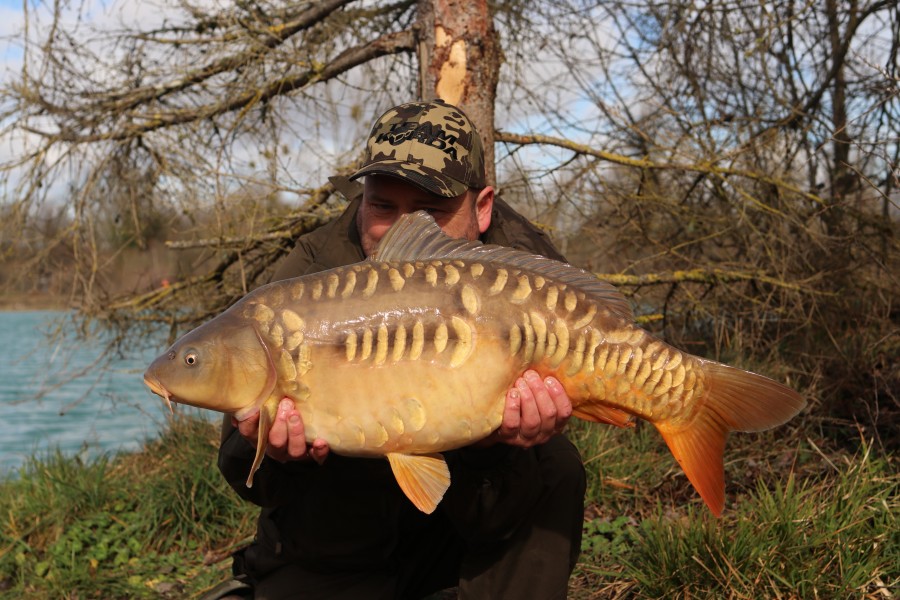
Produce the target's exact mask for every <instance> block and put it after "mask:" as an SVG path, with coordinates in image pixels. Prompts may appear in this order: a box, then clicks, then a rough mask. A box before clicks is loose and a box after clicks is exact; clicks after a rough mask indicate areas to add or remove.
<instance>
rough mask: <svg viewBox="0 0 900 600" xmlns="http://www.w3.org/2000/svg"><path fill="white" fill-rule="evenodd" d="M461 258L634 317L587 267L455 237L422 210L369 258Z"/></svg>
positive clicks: (401, 221) (402, 219)
mask: <svg viewBox="0 0 900 600" xmlns="http://www.w3.org/2000/svg"><path fill="white" fill-rule="evenodd" d="M451 258H453V259H458V260H463V261H469V262H473V261H479V262H488V263H492V264H495V265H496V264H502V265H503V266H505V267H507V268H515V269H521V270H523V271H528V272H530V273H533V274H535V275H541V276H542V277H546V278H548V279H553V280H555V281H558V282H559V283H564V284H566V285H567V286H571V287H573V288H575V289H577V290H580V291H582V292H584V293H585V294H587V295H588V296H589V297H590V298H592V299H593V300H595V301H599V302H602V303H603V304H604V305H605V306H606V307H607V308H608V309H609V310H610V311H611V312H612V313H613V314H615V315H617V316H619V317H621V318H623V319H627V320H629V321H632V320H634V313H632V311H631V305H630V304H629V303H628V300H626V299H625V297H624V296H623V295H622V293H621V292H619V290H617V289H616V288H615V287H614V286H613V285H612V284H610V283H607V282H605V281H602V280H600V279H597V277H596V276H595V275H594V274H593V273H590V272H588V271H585V270H584V269H579V268H578V267H573V266H572V265H570V264H567V263H563V262H559V261H557V260H553V259H550V258H547V257H544V256H539V255H537V254H529V253H528V252H522V251H521V250H515V249H513V248H506V247H504V246H495V245H493V244H488V245H485V244H482V243H481V242H478V241H469V240H462V239H453V238H451V237H450V236H448V235H447V234H445V233H444V232H443V231H442V230H441V228H440V227H439V226H438V224H437V223H435V221H434V218H432V216H431V215H429V214H428V213H427V212H425V211H423V210H420V211H417V212H414V213H411V214H407V215H403V216H401V217H400V218H399V219H398V220H397V222H396V223H394V225H393V226H392V227H391V228H390V229H389V230H388V232H387V233H386V234H385V235H384V237H383V238H381V242H380V243H379V244H378V247H377V248H376V249H375V252H374V253H373V254H372V256H371V257H369V260H373V261H379V262H402V261H415V260H433V259H442V260H443V259H451Z"/></svg>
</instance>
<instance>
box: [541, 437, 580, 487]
mask: <svg viewBox="0 0 900 600" xmlns="http://www.w3.org/2000/svg"><path fill="white" fill-rule="evenodd" d="M539 460H540V463H541V471H542V475H543V476H544V481H545V483H547V484H549V485H551V486H553V487H560V488H563V489H564V490H565V491H567V492H568V493H569V494H571V495H573V496H577V497H578V498H579V499H580V500H581V501H583V499H584V492H585V488H586V485H587V476H586V474H585V471H584V463H583V462H582V460H581V454H579V452H578V449H577V448H576V447H575V445H574V444H573V443H572V442H570V441H569V440H568V439H567V438H566V437H565V436H563V435H557V436H555V437H553V438H551V439H550V441H548V442H547V443H546V444H544V445H543V446H541V447H540V450H539Z"/></svg>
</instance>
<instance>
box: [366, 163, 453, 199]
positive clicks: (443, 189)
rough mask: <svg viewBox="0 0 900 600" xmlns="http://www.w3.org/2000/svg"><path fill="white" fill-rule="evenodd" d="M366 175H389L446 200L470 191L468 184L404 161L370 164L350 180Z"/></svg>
mask: <svg viewBox="0 0 900 600" xmlns="http://www.w3.org/2000/svg"><path fill="white" fill-rule="evenodd" d="M365 175H388V176H390V177H397V178H398V179H404V180H406V181H409V182H410V183H412V184H414V185H416V186H418V187H420V188H422V189H424V190H425V191H427V192H429V193H431V194H435V195H437V196H442V197H444V198H455V197H457V196H460V195H462V194H463V193H465V192H466V190H468V189H469V186H467V185H466V184H464V183H462V182H460V181H456V180H455V179H451V178H450V177H447V176H446V175H444V174H443V173H441V172H439V171H435V170H434V169H429V168H428V167H425V166H422V165H420V164H414V163H408V162H405V161H402V160H380V161H378V162H374V163H371V164H368V165H366V166H364V167H363V168H361V169H360V170H358V171H357V172H356V173H354V174H353V175H351V176H350V180H351V181H353V180H355V179H359V178H360V177H364V176H365Z"/></svg>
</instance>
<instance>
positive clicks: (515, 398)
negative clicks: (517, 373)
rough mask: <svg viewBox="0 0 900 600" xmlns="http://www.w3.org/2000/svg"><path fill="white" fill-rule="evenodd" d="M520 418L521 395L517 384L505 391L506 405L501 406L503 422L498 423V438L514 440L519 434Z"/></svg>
mask: <svg viewBox="0 0 900 600" xmlns="http://www.w3.org/2000/svg"><path fill="white" fill-rule="evenodd" d="M521 417H522V395H521V394H520V393H519V388H518V382H516V385H514V386H513V387H511V388H509V389H508V390H507V391H506V403H505V404H504V405H503V421H501V423H500V437H501V438H502V439H510V438H515V437H516V436H517V435H518V434H519V424H520V422H521Z"/></svg>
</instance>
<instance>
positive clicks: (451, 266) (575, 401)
mask: <svg viewBox="0 0 900 600" xmlns="http://www.w3.org/2000/svg"><path fill="white" fill-rule="evenodd" d="M526 369H534V370H536V371H537V372H538V373H540V374H541V375H542V376H549V375H553V376H555V377H557V378H558V379H559V381H560V382H561V383H562V385H563V387H564V388H565V390H566V393H567V394H568V396H569V398H570V399H571V401H572V406H573V414H574V415H575V416H577V417H579V418H582V419H587V420H590V421H598V422H603V423H609V424H613V425H617V426H620V427H626V426H630V425H633V417H639V418H642V419H645V420H647V421H650V422H651V423H653V425H655V426H656V428H657V429H658V430H659V431H660V433H661V434H662V436H663V438H664V439H665V441H666V443H667V444H668V446H669V449H670V450H671V451H672V454H673V455H674V456H675V458H676V459H677V460H678V462H679V463H680V465H681V467H682V468H683V469H684V472H685V473H686V475H687V477H688V479H689V480H690V481H691V483H692V484H693V486H694V487H695V488H696V490H697V491H698V492H699V494H700V496H701V497H702V498H703V500H704V501H705V502H706V504H707V505H708V506H709V508H710V510H712V512H713V513H714V514H716V515H717V516H718V515H720V514H721V512H722V509H723V507H724V503H725V477H724V467H723V454H724V449H725V438H726V437H727V435H728V433H729V432H731V431H761V430H765V429H769V428H771V427H775V426H777V425H780V424H782V423H784V422H786V421H787V420H788V419H790V418H791V417H793V416H794V415H796V414H797V413H798V412H799V411H800V410H802V409H803V407H804V406H805V405H806V403H805V401H804V400H803V399H802V398H801V396H800V395H799V394H798V393H796V392H795V391H793V390H791V389H790V388H788V387H786V386H784V385H782V384H780V383H777V382H775V381H773V380H771V379H768V378H766V377H763V376H761V375H757V374H754V373H750V372H747V371H742V370H740V369H735V368H732V367H729V366H726V365H723V364H720V363H716V362H712V361H708V360H705V359H702V358H699V357H696V356H692V355H691V354H688V353H686V352H682V351H680V350H678V349H676V348H674V347H672V346H669V345H668V344H666V343H665V342H663V341H661V340H658V339H656V338H654V337H653V336H652V335H651V334H650V333H648V332H646V331H644V330H643V329H641V328H639V327H638V326H637V325H636V324H635V323H634V318H633V315H632V312H631V308H630V306H629V304H628V301H627V300H626V299H625V298H624V296H622V295H621V294H620V293H619V292H618V291H617V290H616V289H615V288H614V287H613V286H612V285H610V284H608V283H606V282H603V281H601V280H599V279H597V278H596V277H595V276H594V275H592V274H591V273H588V272H587V271H583V270H581V269H578V268H575V267H573V266H571V265H567V264H564V263H561V262H558V261H554V260H551V259H548V258H544V257H541V256H534V255H531V254H527V253H524V252H520V251H517V250H512V249H509V248H503V247H499V246H485V245H482V244H480V243H479V242H470V241H466V240H456V239H452V238H450V237H448V236H447V235H445V234H444V233H443V232H442V231H441V229H440V228H439V227H438V226H437V225H436V224H435V222H434V220H433V219H432V218H431V217H430V216H429V215H427V213H424V212H418V213H414V214H411V215H405V216H404V217H402V218H401V219H400V220H398V222H397V223H396V224H395V225H394V226H393V227H392V228H391V229H390V230H389V231H388V233H387V234H386V235H385V237H384V239H383V240H382V242H381V244H380V245H379V247H378V249H377V251H376V253H375V254H374V256H373V257H371V258H370V259H369V260H366V261H364V262H361V263H357V264H353V265H349V266H346V267H339V268H336V269H332V270H329V271H325V272H322V273H317V274H313V275H305V276H302V277H297V278H295V279H288V280H285V281H278V282H275V283H271V284H268V285H265V286H262V287H260V288H258V289H256V290H254V291H253V292H251V293H249V294H247V295H246V296H245V297H244V298H242V299H241V300H239V301H238V302H236V303H235V304H234V305H233V306H231V307H230V308H229V309H228V310H226V311H225V312H223V313H222V314H220V315H219V316H217V317H216V318H214V319H212V320H210V321H208V322H207V323H205V324H203V325H201V326H200V327H198V328H196V329H194V330H193V331H191V332H189V333H187V334H185V335H184V336H183V337H181V338H180V339H178V340H177V341H176V342H175V343H174V344H173V345H172V346H171V348H169V349H168V350H167V351H166V352H165V353H163V354H162V355H161V356H159V357H158V358H157V359H156V360H154V361H153V363H152V364H151V365H150V367H149V368H148V369H147V372H146V373H145V375H144V381H145V383H146V384H147V385H148V386H149V387H150V389H151V390H152V391H153V392H155V393H156V394H158V395H160V396H162V397H163V398H165V399H166V400H167V401H174V402H179V403H183V404H189V405H192V406H197V407H201V408H208V409H212V410H217V411H220V412H224V413H229V414H233V415H234V416H235V417H236V418H237V419H238V420H243V419H246V418H248V417H250V416H251V415H254V414H256V413H257V412H258V413H259V414H260V418H259V439H258V443H257V450H256V458H255V461H254V463H253V466H252V467H251V470H250V473H249V476H248V479H247V485H248V486H250V485H251V484H252V482H253V474H254V473H255V472H256V470H257V469H258V468H259V466H260V463H261V461H262V459H263V456H264V454H265V450H266V444H267V440H268V432H269V429H270V428H271V426H272V423H273V422H274V419H275V414H276V410H277V406H278V403H279V402H280V401H281V400H282V399H283V398H289V399H291V400H293V402H294V404H295V406H296V407H297V409H298V410H299V412H300V414H301V415H302V418H303V423H304V426H305V430H306V439H307V441H309V442H312V441H313V440H314V439H316V438H322V439H324V440H325V441H326V442H328V445H329V447H330V449H331V450H332V451H334V452H336V453H338V454H343V455H347V456H365V457H379V456H384V457H387V459H388V460H389V461H390V464H391V467H392V471H393V473H394V476H395V477H396V479H397V482H398V484H399V485H400V487H401V488H402V490H403V491H404V493H405V494H406V495H407V497H408V498H409V499H410V500H411V501H412V502H413V504H415V505H416V506H417V507H418V508H419V509H420V510H422V511H424V512H429V513H430V512H432V511H433V510H434V509H435V507H436V506H437V504H438V503H439V502H440V500H441V498H442V497H443V495H444V492H445V491H446V489H447V488H448V487H449V485H450V474H449V470H448V469H447V465H446V462H445V461H444V459H443V457H442V456H441V455H440V454H439V453H440V452H442V451H444V450H450V449H453V448H459V447H462V446H466V445H469V444H472V443H474V442H476V441H478V440H481V439H483V438H485V437H487V436H488V435H490V434H491V432H493V431H494V430H496V429H497V428H498V427H499V426H500V423H501V420H502V416H503V407H504V403H505V396H506V391H507V389H508V388H509V387H510V386H511V385H512V384H513V383H514V382H515V380H516V379H517V378H518V377H519V376H520V375H521V374H522V373H523V372H524V371H525V370H526Z"/></svg>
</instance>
